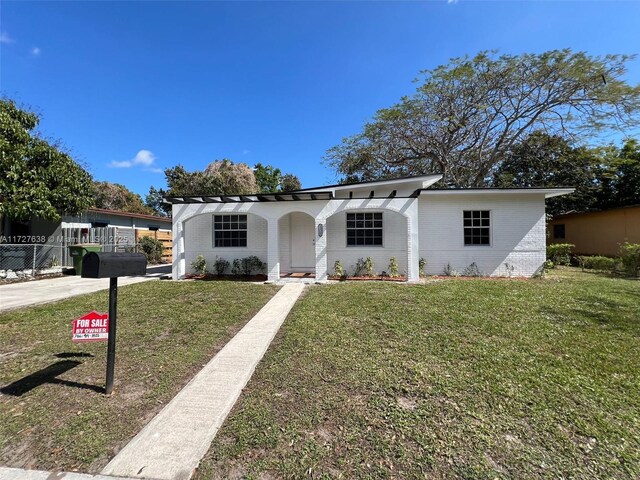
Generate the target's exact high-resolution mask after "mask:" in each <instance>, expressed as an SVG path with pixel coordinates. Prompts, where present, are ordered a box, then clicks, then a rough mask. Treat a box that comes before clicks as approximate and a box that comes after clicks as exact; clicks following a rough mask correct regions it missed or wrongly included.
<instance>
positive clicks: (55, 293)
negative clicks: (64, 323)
mask: <svg viewBox="0 0 640 480" xmlns="http://www.w3.org/2000/svg"><path fill="white" fill-rule="evenodd" d="M169 273H171V265H161V266H158V267H149V268H148V269H147V275H146V276H144V277H123V278H119V279H118V286H121V285H131V284H132V283H140V282H146V281H148V280H156V279H158V278H160V277H161V276H163V275H167V274H169ZM108 288H109V279H108V278H82V277H80V276H74V275H69V276H64V277H57V278H50V279H47V280H32V281H29V282H18V283H10V284H8V285H0V312H5V311H7V310H14V309H16V308H23V307H30V306H32V305H39V304H41V303H49V302H55V301H57V300H63V299H65V298H69V297H74V296H76V295H82V294H83V293H91V292H97V291H98V290H106V289H108Z"/></svg>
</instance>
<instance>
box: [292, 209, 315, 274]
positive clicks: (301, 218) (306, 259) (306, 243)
mask: <svg viewBox="0 0 640 480" xmlns="http://www.w3.org/2000/svg"><path fill="white" fill-rule="evenodd" d="M290 220H291V270H293V271H296V272H314V271H315V269H316V248H315V231H314V230H315V222H314V221H313V218H312V217H311V216H309V215H307V214H306V213H292V214H291V219H290Z"/></svg>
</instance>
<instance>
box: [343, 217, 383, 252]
mask: <svg viewBox="0 0 640 480" xmlns="http://www.w3.org/2000/svg"><path fill="white" fill-rule="evenodd" d="M360 245H379V246H382V212H366V213H347V246H349V247H352V246H360Z"/></svg>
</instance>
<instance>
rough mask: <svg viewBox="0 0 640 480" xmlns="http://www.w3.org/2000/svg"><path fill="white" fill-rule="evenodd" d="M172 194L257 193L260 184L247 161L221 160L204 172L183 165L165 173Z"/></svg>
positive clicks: (168, 193) (176, 195) (169, 191)
mask: <svg viewBox="0 0 640 480" xmlns="http://www.w3.org/2000/svg"><path fill="white" fill-rule="evenodd" d="M164 174H165V177H166V179H167V185H168V186H169V190H168V191H167V192H166V193H167V196H169V197H183V196H187V197H188V196H202V195H244V194H249V193H257V191H258V186H257V183H256V179H255V176H254V174H253V171H252V170H251V168H249V166H248V165H247V164H245V163H239V164H234V163H233V162H232V161H231V160H227V159H225V160H217V161H215V162H213V163H210V164H209V165H208V166H207V168H206V169H205V170H204V171H195V172H189V171H187V170H186V169H185V168H184V167H183V166H182V165H178V166H176V167H173V168H168V169H166V170H165V172H164Z"/></svg>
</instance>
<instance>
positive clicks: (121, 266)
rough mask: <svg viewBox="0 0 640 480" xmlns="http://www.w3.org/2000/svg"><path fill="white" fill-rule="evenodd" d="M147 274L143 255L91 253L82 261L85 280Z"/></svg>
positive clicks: (145, 258)
mask: <svg viewBox="0 0 640 480" xmlns="http://www.w3.org/2000/svg"><path fill="white" fill-rule="evenodd" d="M146 274H147V257H145V256H144V254H143V253H110V252H100V253H96V252H90V253H87V254H86V255H85V256H84V258H83V259H82V276H83V277H84V278H114V277H128V276H132V275H146Z"/></svg>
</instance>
